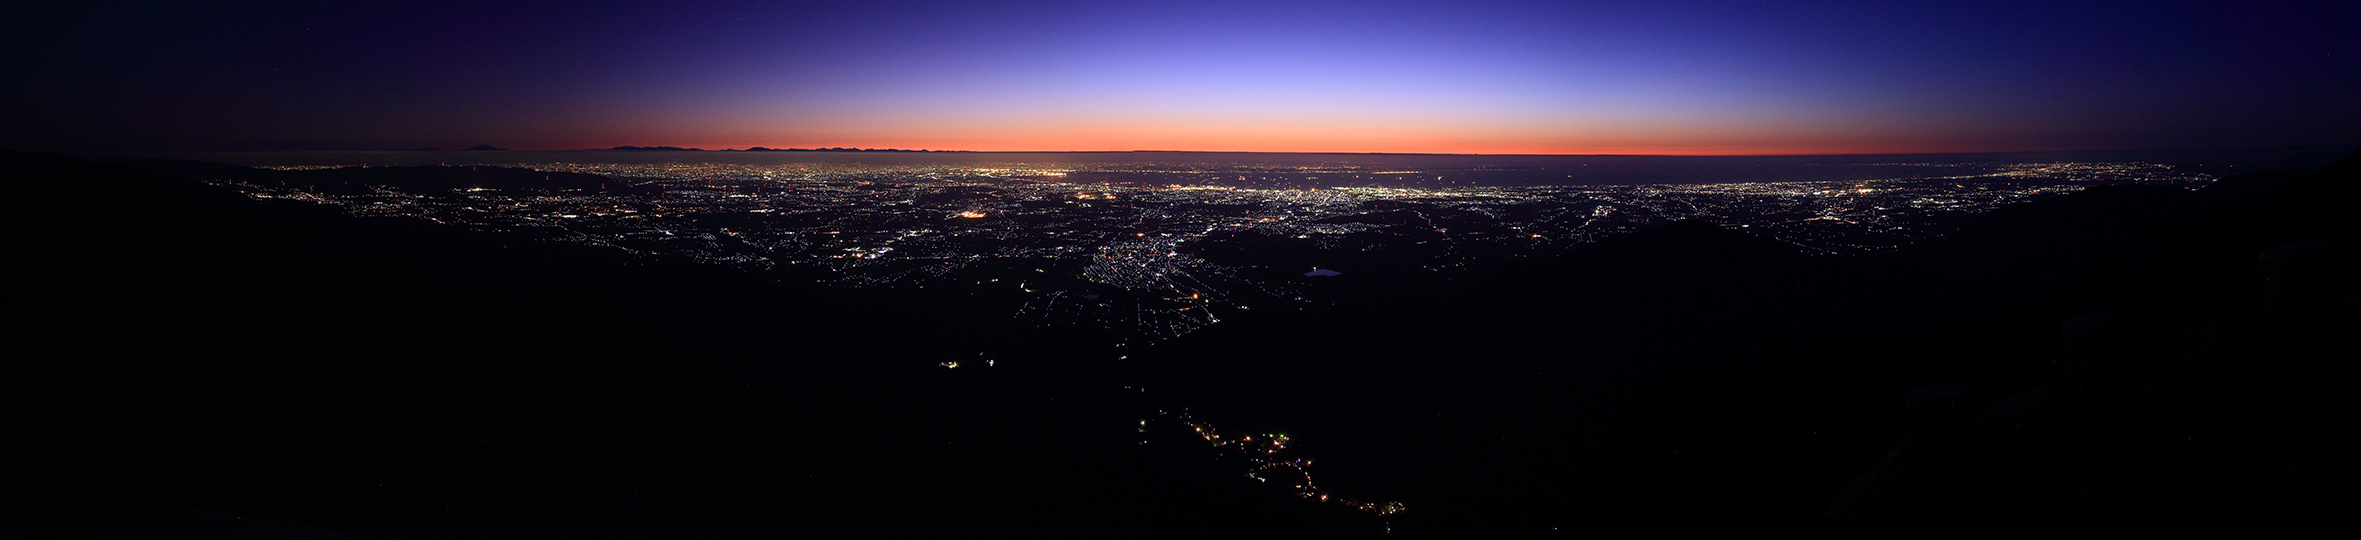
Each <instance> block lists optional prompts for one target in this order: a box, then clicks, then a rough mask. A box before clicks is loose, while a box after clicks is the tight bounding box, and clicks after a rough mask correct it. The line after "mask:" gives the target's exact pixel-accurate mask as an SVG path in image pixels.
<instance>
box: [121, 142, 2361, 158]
mask: <svg viewBox="0 0 2361 540" xmlns="http://www.w3.org/2000/svg"><path fill="white" fill-rule="evenodd" d="M484 146H490V145H484ZM623 146H633V145H623ZM2346 146H2361V142H2347V143H2324V144H2291V145H2267V146H2219V147H2177V148H2107V149H2070V150H1997V151H1966V152H1959V151H1933V152H1859V153H1799V154H1616V153H1603V154H1573V153H1568V154H1544V153H1499V154H1492V153H1451V152H1342V151H1295V152H1279V151H1250V150H1159V149H1135V150H932V149H900V148H873V149H857V148H856V149H846V150H824V149H818V148H773V147H766V146H749V147H746V148H722V149H704V148H689V147H678V146H662V145H658V146H638V147H635V148H629V149H626V148H620V147H608V148H497V147H495V148H494V149H489V150H469V149H441V148H433V149H423V148H422V149H411V150H114V151H104V150H101V151H99V152H106V153H113V152H188V153H211V152H223V153H232V152H764V151H769V152H829V153H856V154H857V153H908V154H935V153H947V154H1132V153H1163V154H1272V155H1357V156H1467V157H1813V156H1917V155H1974V154H2053V153H2085V152H2171V151H2207V150H2263V149H2276V148H2303V147H2346ZM659 148H661V149H659ZM753 148H763V149H764V150H752V149H753ZM828 148H846V147H828Z"/></svg>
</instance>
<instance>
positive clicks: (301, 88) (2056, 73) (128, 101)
mask: <svg viewBox="0 0 2361 540" xmlns="http://www.w3.org/2000/svg"><path fill="white" fill-rule="evenodd" d="M1272 4H1273V3H1262V2H1166V3H1159V4H1155V5H1151V6H1140V5H1128V4H1119V3H1106V2H992V3H950V2H867V1H864V2H832V3H823V4H799V3H759V2H740V3H673V4H661V5H652V4H624V3H600V4H580V3H547V4H502V5H493V6H486V5H477V4H475V3H439V2H410V3H402V4H398V5H386V6H362V7H351V6H324V5H314V4H313V3H299V2H286V3H231V4H222V5H216V6H211V7H201V6H171V7H159V6H147V5H141V4H107V3H104V2H101V3H97V4H84V5H78V7H73V8H57V9H53V10H50V11H37V12H34V13H29V14H27V15H26V16H22V17H17V18H15V19H14V20H12V21H11V22H9V23H6V24H8V25H9V28H8V37H7V38H6V39H8V40H9V41H10V44H11V46H12V50H16V51H31V52H33V53H34V54H29V55H18V56H20V57H18V58H12V59H11V60H9V61H8V62H9V71H10V72H12V74H14V76H12V77H10V78H11V79H13V80H15V81H16V82H13V83H11V84H9V85H6V86H7V90H6V92H7V93H8V97H9V98H10V102H11V106H10V107H8V111H7V112H5V113H0V114H5V115H6V116H5V119H6V124H7V126H8V133H7V134H6V137H5V139H0V147H5V148H19V149H39V150H69V151H71V150H100V149H106V150H384V149H406V148H416V147H423V146H439V147H445V148H451V147H465V146H470V145H475V144H492V145H497V146H501V147H507V148H523V149H561V148H599V147H608V146H616V145H673V146H694V147H704V148H744V147H748V146H769V147H815V146H852V147H870V148H887V147H892V148H932V149H964V150H1134V149H1157V150H1204V151H1274V152H1285V151H1297V152H1438V153H1578V154H1589V153H1649V154H1816V153H1895V152H1971V151H2018V150H2089V149H2123V148H2197V147H2241V146H2268V145H2297V144H2346V143H2356V142H2361V131H2357V130H2355V129H2354V126H2355V125H2356V123H2357V122H2361V99H2356V95H2357V94H2361V92H2356V90H2355V88H2361V40H2356V39H2353V38H2352V37H2351V33H2350V32H2349V31H2348V30H2347V29H2346V28H2345V25H2349V24H2350V21H2353V20H2361V7H2356V6H2355V5H2354V4H2353V3H2343V5H2342V6H2332V5H2331V4H2330V3H2323V2H2300V3H2251V2H2241V3H2229V2H2221V3H2206V2H2194V3H2171V2H2116V3H2059V2H2027V3H2017V4H2010V3H2000V2H1972V3H1959V4H1949V5H1915V4H1913V5H1904V4H1907V3H1900V2H1853V3H1823V4H1811V5H1801V4H1798V3H1795V2H1705V3H1671V2H1662V3H1656V2H1650V3H1641V2H1594V3H1583V2H1449V3H1444V2H1434V3H1410V2H1295V3H1283V4H1280V5H1275V6H1274V5H1272Z"/></svg>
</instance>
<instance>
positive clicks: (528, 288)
mask: <svg viewBox="0 0 2361 540" xmlns="http://www.w3.org/2000/svg"><path fill="white" fill-rule="evenodd" d="M140 165H141V166H142V167H145V168H150V169H162V170H166V171H167V172H175V173H176V174H184V175H191V176H194V177H196V178H205V177H207V175H216V174H228V175H236V176H234V177H240V178H245V179H247V180H254V179H256V178H261V179H263V180H270V181H276V179H278V178H295V179H304V178H318V177H319V176H318V175H317V173H311V174H310V175H308V176H307V175H303V174H296V175H282V176H275V177H274V176H273V175H272V174H271V173H272V172H273V171H256V170H252V169H238V168H209V167H199V166H194V165H188V164H179V165H171V166H170V167H166V166H159V164H155V163H144V164H140ZM0 167H4V169H5V171H6V178H7V179H8V183H7V189H9V190H10V191H11V192H10V194H9V197H7V199H6V200H7V201H8V202H7V204H8V207H7V215H8V216H9V218H10V224H11V230H12V231H13V232H14V233H15V234H14V235H13V238H15V239H16V241H17V242H18V248H17V249H16V250H15V252H16V253H17V256H16V257H15V258H14V259H12V260H14V261H17V262H18V263H19V266H20V269H21V270H25V271H24V272H21V273H19V274H18V275H17V276H16V277H15V278H14V280H13V281H12V282H11V283H10V284H9V285H10V293H11V297H12V298H16V299H18V301H17V303H16V304H14V306H15V307H17V308H18V313H19V315H20V316H19V317H16V318H15V321H16V322H14V323H12V324H13V326H12V327H11V328H10V329H9V332H10V336H11V339H10V342H11V343H13V344H15V346H16V351H15V352H13V353H12V354H11V355H10V356H11V361H10V362H7V363H6V366H5V368H0V369H5V372H4V373H0V384H5V385H6V386H5V389H4V390H5V395H6V396H7V397H6V399H7V400H8V402H7V404H6V406H5V407H4V408H0V409H4V410H5V411H6V417H5V420H6V423H5V424H4V425H0V430H5V432H6V434H7V435H6V437H5V438H6V439H7V440H10V441H15V442H16V443H15V444H13V445H12V446H11V448H10V451H9V453H8V455H7V461H6V462H5V464H0V494H5V496H6V499H7V502H8V503H9V506H10V507H11V508H13V512H10V513H8V515H13V516H15V518H14V520H13V521H12V523H10V524H9V525H10V526H11V527H14V528H19V529H21V530H22V531H24V532H25V533H26V534H27V535H28V536H29V537H33V538H54V537H67V538H72V537H106V536H118V537H121V536H131V537H138V536H144V535H148V534H149V533H156V532H158V531H179V533H185V534H197V532H192V531H198V532H203V531H211V532H204V534H221V535H225V536H228V537H241V536H245V537H257V536H270V535H280V534H319V535H333V534H337V533H343V534H357V535H365V536H375V537H404V538H489V537H500V538H512V537H553V536H562V537H616V538H659V537H701V538H702V537H778V536H797V535H812V536H831V537H835V536H880V535H892V534H903V535H907V534H919V535H949V534H955V533H969V532H1001V533H1009V534H1014V533H1017V532H1023V533H1029V534H1046V535H1081V534H1103V533H1110V532H1112V533H1116V534H1125V535H1150V536H1153V535H1158V534H1172V535H1182V536H1206V535H1211V534H1215V533H1217V532H1220V531H1231V530H1257V531H1264V532H1266V533H1270V534H1288V533H1302V532H1303V531H1307V530H1324V529H1323V528H1332V527H1331V526H1330V525H1327V522H1328V521H1333V520H1335V519H1340V518H1339V517H1338V516H1337V515H1336V514H1337V513H1342V512H1344V511H1342V510H1337V511H1336V512H1329V513H1323V512H1319V511H1311V512H1307V511H1304V510H1303V509H1302V507H1300V506H1296V505H1294V504H1293V503H1295V501H1290V500H1276V499H1274V498H1273V496H1272V494H1270V493H1267V492H1261V491H1256V490H1253V489H1250V488H1248V487H1247V486H1241V485H1238V484H1236V483H1235V482H1233V481H1231V480H1234V478H1235V472H1234V471H1226V470H1225V471H1212V470H1204V469H1205V468H1204V467H1202V466H1198V465H1193V464H1194V463H1197V461H1181V460H1180V459H1179V458H1177V457H1175V455H1178V454H1174V455H1167V454H1173V453H1174V452H1178V451H1179V450H1180V449H1182V448H1184V447H1180V446H1177V445H1172V444H1165V445H1159V446H1149V447H1145V448H1143V447H1142V446H1141V445H1138V444H1136V441H1137V440H1138V437H1137V434H1136V433H1135V432H1134V431H1135V430H1134V429H1133V428H1134V427H1136V425H1137V420H1138V418H1139V414H1141V410H1140V406H1139V405H1138V400H1137V398H1136V396H1132V395H1128V394H1121V393H1118V392H1117V391H1118V390H1120V388H1121V385H1119V384H1113V381H1111V380H1108V379H1105V378H1104V377H1103V376H1101V375H1093V374H1089V373H1083V374H1080V375H1074V376H1069V375H1071V373H1069V372H1066V371H1056V370H1052V369H1051V368H1050V367H1049V366H1050V365H1052V364H1053V362H1048V361H1045V362H1042V363H1041V365H1037V366H1035V367H1025V366H1010V367H1004V368H1000V369H998V370H996V371H977V370H959V371H949V370H943V369H941V368H939V367H936V363H937V362H939V361H941V360H942V359H944V358H954V359H956V358H962V356H960V355H965V356H964V357H968V358H972V357H973V355H974V354H975V353H974V351H975V346H974V345H973V344H974V343H976V342H980V341H984V340H987V339H990V338H992V337H993V335H994V334H995V333H996V332H997V331H999V330H1000V327H998V326H995V325H993V324H992V323H991V321H990V320H988V319H987V320H978V319H975V318H974V317H972V315H973V314H970V313H965V312H960V311H958V310H945V309H942V308H941V307H940V306H932V305H930V306H924V307H923V308H922V307H920V306H913V305H909V304H904V303H900V301H898V300H894V299H891V298H879V297H874V296H868V295H845V294H835V293H829V292H826V291H812V290H806V289H804V288H801V287H797V286H793V285H789V284H781V283H778V282H776V279H775V278H776V276H770V275H760V274H748V273H743V272H740V271H737V270H732V269H725V268H718V267H711V266H702V265H690V264H671V263H663V262H656V263H647V262H634V261H627V260H623V259H618V258H616V257H615V256H614V255H613V252H612V251H604V250H596V249H586V248H580V247H576V246H570V245H560V244H547V243H538V242H528V241H523V240H522V239H517V238H509V237H506V236H504V235H500V234H489V233H469V232H464V231H460V230H456V229H455V228H451V227H442V226H434V225H431V224H424V223H419V222H413V221H407V220H383V219H358V218H352V217H347V216H343V215H340V214H338V213H337V212H335V211H334V210H333V209H330V208H323V207H318V206H314V205H310V204H307V203H294V202H257V201H254V200H249V199H247V198H244V197H241V196H238V195H237V194H235V193H230V192H227V191H225V190H220V189H215V188H212V187H208V186H205V185H202V184H200V183H197V182H195V181H192V180H190V179H189V178H186V177H168V176H160V175H157V174H153V173H149V172H144V171H141V170H138V169H135V168H132V167H127V166H122V165H101V164H92V163H87V162H82V161H78V160H73V159H69V158H63V157H59V156H49V155H39V154H7V155H5V163H4V164H0ZM173 167H178V168H179V169H178V170H177V171H175V170H174V169H173ZM191 170H194V171H196V172H188V171H191ZM427 172H430V173H432V175H431V176H436V177H439V178H435V177H430V178H429V179H428V180H426V181H432V182H505V181H527V182H529V181H531V180H532V179H524V180H519V179H514V178H506V177H505V176H514V174H513V171H509V170H490V169H486V170H484V171H481V172H483V173H486V174H480V175H469V174H468V173H469V172H471V171H467V170H465V169H464V168H459V169H437V170H433V171H427ZM370 174H376V173H375V172H371V173H370ZM412 180H416V179H412ZM560 180H565V179H560ZM561 187H562V186H561ZM1055 352H1056V351H1054V350H1051V351H1049V352H1048V353H1045V356H1046V357H1047V358H1048V359H1049V360H1055V358H1056V357H1055ZM1101 383H1104V384H1101ZM1165 447H1170V448H1172V450H1164V449H1163V448H1165ZM1158 452H1163V453H1158ZM1185 457H1193V458H1195V459H1196V460H1203V459H1204V458H1205V457H1206V456H1205V454H1202V453H1192V454H1186V455H1185ZM1175 463H1190V464H1192V465H1188V466H1180V467H1175V466H1173V464H1175ZM1216 477H1218V480H1216V479H1215V478H1216ZM1344 517H1350V516H1344Z"/></svg>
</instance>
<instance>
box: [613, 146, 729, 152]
mask: <svg viewBox="0 0 2361 540" xmlns="http://www.w3.org/2000/svg"><path fill="white" fill-rule="evenodd" d="M608 150H619V151H626V152H703V151H705V149H702V148H681V147H678V146H617V147H614V148H609V149H608Z"/></svg>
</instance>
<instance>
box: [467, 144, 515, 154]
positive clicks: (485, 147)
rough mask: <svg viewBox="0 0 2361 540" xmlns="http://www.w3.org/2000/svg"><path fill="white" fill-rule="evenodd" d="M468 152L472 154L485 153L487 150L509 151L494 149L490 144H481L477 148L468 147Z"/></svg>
mask: <svg viewBox="0 0 2361 540" xmlns="http://www.w3.org/2000/svg"><path fill="white" fill-rule="evenodd" d="M467 150H468V151H471V152H472V151H485V150H507V149H506V148H499V147H494V146H492V145H489V144H479V145H475V146H470V147H467Z"/></svg>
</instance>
